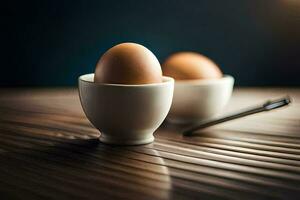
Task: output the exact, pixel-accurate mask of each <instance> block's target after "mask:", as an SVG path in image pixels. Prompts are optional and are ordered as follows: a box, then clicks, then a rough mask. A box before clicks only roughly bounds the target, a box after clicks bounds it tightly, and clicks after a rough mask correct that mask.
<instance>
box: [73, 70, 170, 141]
mask: <svg viewBox="0 0 300 200" xmlns="http://www.w3.org/2000/svg"><path fill="white" fill-rule="evenodd" d="M78 81H79V96H80V101H81V105H82V107H83V110H84V112H85V114H86V116H87V118H88V119H89V121H90V122H91V123H92V124H93V125H94V126H95V127H96V128H97V129H98V130H99V131H100V132H101V135H100V141H101V142H103V143H108V144H121V145H139V144H147V143H150V142H152V141H153V140H154V137H153V132H154V131H155V130H156V129H157V128H158V127H159V126H160V125H161V123H162V122H163V121H164V119H165V118H166V116H167V114H168V112H169V109H170V107H171V103H172V98H173V89H174V79H173V78H170V77H163V80H162V82H160V83H151V84H137V85H133V84H128V85H127V84H109V83H95V82H94V74H86V75H82V76H80V77H79V80H78Z"/></svg>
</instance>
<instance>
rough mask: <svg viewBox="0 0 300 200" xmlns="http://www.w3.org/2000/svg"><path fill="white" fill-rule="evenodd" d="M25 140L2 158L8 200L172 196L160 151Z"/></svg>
mask: <svg viewBox="0 0 300 200" xmlns="http://www.w3.org/2000/svg"><path fill="white" fill-rule="evenodd" d="M22 141H24V144H23V145H22V144H21V143H18V147H16V148H15V149H11V148H9V149H5V148H3V149H4V150H3V152H2V153H1V156H0V160H1V163H3V164H2V165H1V166H0V170H1V172H0V174H1V175H0V179H1V180H0V185H1V186H0V192H2V193H3V195H4V197H12V198H19V197H22V198H38V197H49V198H70V197H76V198H97V197H102V198H104V199H105V198H108V199H110V198H123V197H127V198H136V199H139V198H141V197H145V198H146V197H147V198H168V197H169V193H170V189H171V187H172V186H171V179H170V176H169V171H168V168H167V167H166V166H165V165H164V160H163V159H162V158H161V157H160V156H159V153H158V152H157V151H155V150H151V149H149V148H147V151H148V153H147V152H145V148H144V146H135V147H125V146H110V145H105V144H102V143H100V142H99V141H98V139H97V138H95V139H86V140H83V139H76V140H70V139H61V138H60V139H59V140H56V139H53V140H50V141H43V140H40V139H37V140H31V139H30V140H29V142H28V141H26V140H22ZM12 143H13V142H12ZM149 151H151V154H149ZM153 155H156V156H153Z"/></svg>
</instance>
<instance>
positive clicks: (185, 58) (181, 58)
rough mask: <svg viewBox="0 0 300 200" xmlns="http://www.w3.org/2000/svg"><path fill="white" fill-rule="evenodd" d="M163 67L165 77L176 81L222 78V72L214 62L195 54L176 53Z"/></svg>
mask: <svg viewBox="0 0 300 200" xmlns="http://www.w3.org/2000/svg"><path fill="white" fill-rule="evenodd" d="M162 66H163V74H164V76H171V77H173V78H174V79H176V80H187V79H216V78H221V77H222V72H221V70H220V69H219V67H218V66H217V65H216V64H215V63H214V62H213V61H212V60H210V59H209V58H207V57H205V56H203V55H201V54H198V53H194V52H179V53H175V54H173V55H171V56H170V57H168V58H167V59H166V61H165V62H164V63H163V65H162Z"/></svg>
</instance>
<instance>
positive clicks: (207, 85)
mask: <svg viewBox="0 0 300 200" xmlns="http://www.w3.org/2000/svg"><path fill="white" fill-rule="evenodd" d="M233 85H234V78H233V77H232V76H229V75H225V76H223V77H222V78H220V79H208V80H176V81H175V87H174V97H173V102H172V106H171V110H170V112H169V114H168V120H169V121H170V122H173V123H179V124H188V123H195V122H199V121H205V120H208V119H210V118H212V117H214V116H215V115H216V114H218V113H220V112H221V111H222V109H223V108H224V107H225V105H226V104H227V102H228V101H229V99H230V97H231V94H232V89H233Z"/></svg>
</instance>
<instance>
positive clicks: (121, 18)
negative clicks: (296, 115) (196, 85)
mask: <svg viewBox="0 0 300 200" xmlns="http://www.w3.org/2000/svg"><path fill="white" fill-rule="evenodd" d="M1 4H2V5H1V8H2V9H1V10H2V11H1V13H2V14H1V15H2V17H1V76H0V77H1V78H0V86H60V85H61V86H69V85H76V84H77V77H78V76H79V75H81V74H84V73H90V72H93V70H94V65H95V63H96V61H97V59H98V57H99V56H100V55H101V54H102V53H104V52H105V51H106V50H107V49H108V48H110V47H112V46H113V45H115V44H117V43H121V42H127V41H130V42H136V43H141V44H143V45H145V46H146V47H148V48H149V49H150V50H152V51H153V52H154V54H156V56H157V57H158V58H159V59H160V60H161V61H163V59H164V58H166V56H168V55H169V54H170V53H172V52H176V51H181V50H191V51H198V52H201V53H203V54H205V55H206V56H208V57H210V58H212V59H213V60H214V61H215V62H216V63H218V64H219V66H220V67H221V69H222V70H223V72H224V73H226V74H231V75H233V76H234V77H235V78H236V84H237V85H243V86H244V85H246V86H261V85H269V86H288V85H290V86H300V57H299V56H300V1H298V0H242V1H241V0H235V1H234V0H227V1H223V0H205V1H204V0H193V1H191V0H173V1H167V0H153V1H142V0H135V1H133V0H130V1H126V0H124V1H121V0H119V1H96V0H95V1H83V0H82V1H54V0H53V1H46V0H44V1H43V0H39V1H5V3H1Z"/></svg>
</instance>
